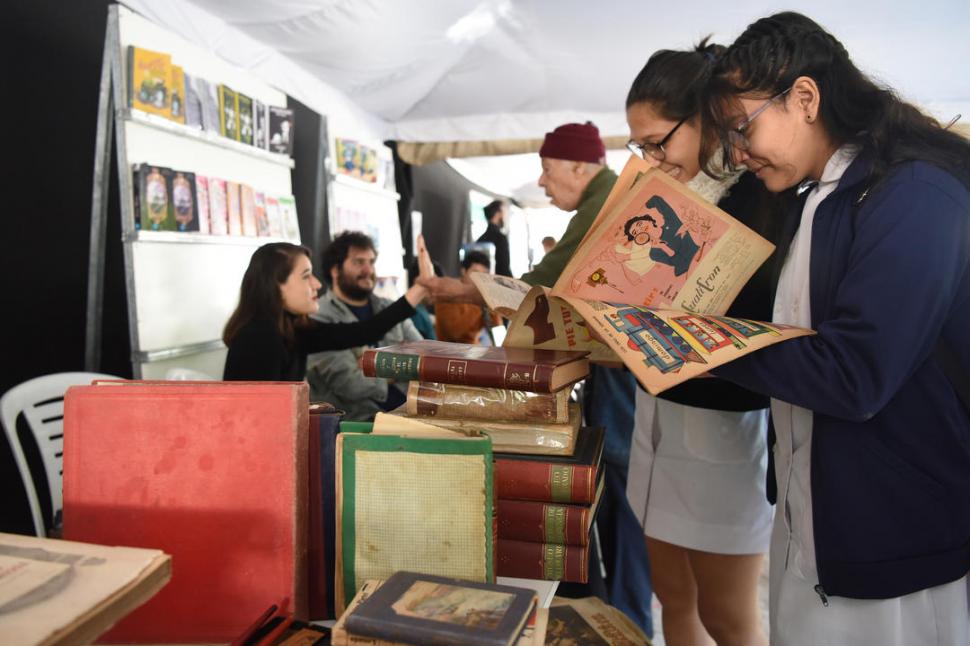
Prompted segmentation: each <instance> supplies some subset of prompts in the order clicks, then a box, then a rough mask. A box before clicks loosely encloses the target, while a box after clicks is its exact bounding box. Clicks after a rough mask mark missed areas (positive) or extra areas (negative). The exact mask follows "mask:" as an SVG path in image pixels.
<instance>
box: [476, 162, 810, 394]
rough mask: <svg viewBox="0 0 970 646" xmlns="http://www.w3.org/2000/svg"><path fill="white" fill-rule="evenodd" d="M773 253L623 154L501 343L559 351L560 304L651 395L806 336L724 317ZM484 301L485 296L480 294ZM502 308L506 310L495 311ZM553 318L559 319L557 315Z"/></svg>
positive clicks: (726, 217) (793, 330)
mask: <svg viewBox="0 0 970 646" xmlns="http://www.w3.org/2000/svg"><path fill="white" fill-rule="evenodd" d="M773 250H774V246H773V245H772V244H771V243H769V242H768V241H766V240H764V239H763V238H761V237H760V236H758V235H757V234H756V233H754V232H753V231H752V230H750V229H749V228H748V227H746V226H744V225H743V224H742V223H740V222H738V221H737V220H735V219H734V218H733V217H731V216H730V215H729V214H727V213H725V212H724V211H722V210H720V209H719V208H717V207H716V206H715V205H713V204H710V203H709V202H707V201H706V200H704V199H703V198H701V197H700V196H698V195H697V194H695V193H694V192H692V191H691V190H690V189H689V188H687V187H686V186H684V185H683V184H681V183H680V182H678V181H676V180H674V179H672V178H671V177H669V176H668V175H667V174H666V173H664V172H663V171H660V170H658V169H655V168H653V167H651V166H650V165H649V164H648V163H647V162H645V161H644V160H642V159H640V158H638V157H635V156H631V158H630V161H629V162H627V165H626V167H625V168H624V169H623V172H622V173H621V174H620V177H619V179H618V180H617V182H616V184H615V185H614V187H613V190H612V191H611V192H610V195H609V196H608V197H607V199H606V201H605V202H604V204H603V207H602V209H601V210H600V212H599V214H598V215H597V217H596V219H595V220H594V222H593V224H592V226H591V227H590V229H589V231H588V232H587V233H586V236H585V237H584V239H583V241H582V242H581V243H580V244H579V246H578V247H577V249H576V252H575V253H574V254H573V256H572V257H571V258H570V260H569V263H568V264H567V265H566V267H565V269H564V270H563V272H562V273H561V274H560V276H559V279H558V280H557V281H556V284H555V285H554V286H553V287H552V289H551V290H544V289H541V288H536V289H533V290H530V291H529V292H528V293H527V294H526V295H525V296H524V297H523V299H522V302H521V303H520V304H519V305H518V306H517V307H514V308H513V309H515V315H514V316H513V317H512V322H511V324H510V326H509V336H510V337H511V339H507V340H506V344H507V345H510V344H515V345H517V346H522V347H541V348H542V347H561V346H560V345H559V344H562V343H564V342H567V341H570V340H574V341H575V340H576V339H577V338H578V337H576V335H575V333H574V335H573V336H572V339H571V338H570V335H569V333H568V332H565V331H564V330H563V329H562V328H561V326H560V325H558V324H557V320H558V319H561V318H562V317H563V315H562V314H561V308H560V306H561V304H562V303H565V304H566V305H567V306H569V307H570V308H572V312H574V314H570V316H571V317H574V318H576V319H579V320H581V321H582V324H581V325H578V326H574V328H573V329H574V332H575V331H578V330H579V327H582V328H583V332H584V336H585V337H591V338H595V339H598V340H599V341H601V342H602V343H603V344H605V345H606V346H609V349H610V350H611V351H612V352H613V353H614V354H615V355H616V357H618V358H619V359H620V360H621V361H622V362H623V363H624V364H625V365H626V366H627V367H628V368H629V369H630V371H631V372H633V374H634V375H635V376H636V378H637V380H638V381H639V382H640V383H641V384H642V385H643V386H644V388H646V389H647V391H649V392H650V393H652V394H657V393H659V392H661V391H663V390H666V389H667V388H670V387H672V386H675V385H677V384H678V383H681V382H683V381H686V380H687V379H690V378H692V377H696V376H698V375H701V374H703V373H706V372H708V371H709V370H711V369H712V368H715V367H717V366H719V365H722V364H724V363H727V362H728V361H732V360H733V359H736V358H738V357H740V356H744V355H745V354H748V353H750V352H753V351H756V350H758V349H760V348H763V347H766V346H768V345H771V344H774V343H778V342H780V341H784V340H786V339H791V338H795V337H799V336H804V335H808V334H814V332H813V331H812V330H807V329H803V328H796V327H792V326H788V325H781V324H776V323H765V322H760V321H751V320H748V319H740V318H734V317H726V316H724V315H723V314H724V312H726V311H727V308H728V306H730V304H731V302H732V301H733V300H734V298H735V297H736V296H737V294H738V292H739V291H740V290H741V288H742V287H743V286H744V284H745V283H746V282H747V281H748V280H749V279H750V278H751V276H752V275H753V274H754V272H755V271H756V270H757V268H758V267H759V266H760V265H761V264H762V263H764V261H765V260H766V259H767V258H768V256H769V255H771V253H772V251H773ZM482 295H483V298H486V302H487V296H486V293H485V292H484V291H483V292H482ZM506 306H508V305H507V304H506ZM557 317H558V318H557Z"/></svg>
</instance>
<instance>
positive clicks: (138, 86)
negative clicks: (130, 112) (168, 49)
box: [128, 45, 172, 117]
mask: <svg viewBox="0 0 970 646" xmlns="http://www.w3.org/2000/svg"><path fill="white" fill-rule="evenodd" d="M171 65H172V57H171V56H169V55H168V54H162V53H159V52H153V51H151V50H149V49H143V48H141V47H135V46H134V45H129V46H128V103H129V105H130V106H131V107H132V108H135V109H136V110H142V111H144V112H150V113H152V114H158V115H161V116H163V117H168V116H169V111H170V109H171V108H170V105H171V91H172V90H171V82H172V79H171V71H170V68H171Z"/></svg>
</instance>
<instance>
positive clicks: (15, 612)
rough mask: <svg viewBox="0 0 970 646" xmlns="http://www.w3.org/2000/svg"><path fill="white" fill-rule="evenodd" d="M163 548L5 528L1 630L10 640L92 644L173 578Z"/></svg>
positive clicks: (0, 560)
mask: <svg viewBox="0 0 970 646" xmlns="http://www.w3.org/2000/svg"><path fill="white" fill-rule="evenodd" d="M171 576H172V559H171V557H170V556H169V555H167V554H165V553H164V552H162V551H161V550H157V549H139V548H132V547H114V546H111V547H109V546H106V545H93V544H89V543H79V542H73V541H62V540H55V539H52V538H38V537H36V536H19V535H16V534H3V533H0V635H3V641H4V643H8V644H22V645H30V644H87V643H90V642H93V641H94V640H95V639H96V638H97V637H99V636H100V635H101V634H102V633H104V631H106V630H107V629H108V628H110V627H111V625H112V624H114V623H115V622H117V621H119V620H120V619H121V618H123V617H124V616H125V615H127V614H128V613H130V612H131V611H132V610H134V609H135V608H137V607H138V606H140V605H142V604H143V603H145V602H146V601H148V600H149V599H150V598H151V597H152V596H153V595H154V594H155V593H157V592H158V591H159V590H161V589H162V588H163V587H164V586H165V585H166V584H167V583H168V581H169V579H171Z"/></svg>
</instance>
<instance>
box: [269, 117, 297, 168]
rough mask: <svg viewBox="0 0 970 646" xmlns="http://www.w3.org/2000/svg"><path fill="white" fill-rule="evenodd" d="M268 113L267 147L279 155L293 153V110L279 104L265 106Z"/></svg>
mask: <svg viewBox="0 0 970 646" xmlns="http://www.w3.org/2000/svg"><path fill="white" fill-rule="evenodd" d="M266 109H267V114H268V115H269V119H268V123H269V135H268V137H269V149H270V150H271V151H273V152H274V153H280V154H281V155H291V156H292V155H293V111H292V110H290V109H289V108H281V107H279V106H275V105H271V106H267V108H266Z"/></svg>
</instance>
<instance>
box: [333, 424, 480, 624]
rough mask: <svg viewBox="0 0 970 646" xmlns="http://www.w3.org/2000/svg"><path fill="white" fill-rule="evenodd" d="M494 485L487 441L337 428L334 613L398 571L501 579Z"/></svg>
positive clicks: (466, 577) (478, 578)
mask: <svg viewBox="0 0 970 646" xmlns="http://www.w3.org/2000/svg"><path fill="white" fill-rule="evenodd" d="M492 487H493V471H492V447H491V443H490V442H489V440H488V439H487V438H456V439H451V438H449V439H437V438H435V439H423V438H410V437H401V436H397V435H372V434H369V433H347V432H343V433H340V434H339V435H338V436H337V448H336V498H337V527H336V534H337V541H336V543H337V546H336V561H337V563H336V577H337V580H336V610H337V612H342V611H343V609H344V607H345V605H346V602H347V601H348V600H350V599H352V598H353V596H354V595H355V594H356V593H357V589H358V588H359V587H360V585H361V583H363V581H365V580H366V579H375V578H376V579H383V578H387V577H389V576H390V575H391V574H393V573H394V572H397V571H399V570H407V571H415V572H422V573H425V574H437V575H440V576H451V577H456V578H462V579H469V580H472V581H482V582H491V581H494V580H495V571H494V563H493V557H494V551H493V550H494V547H493V539H494V531H495V526H494V518H493V494H492Z"/></svg>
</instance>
